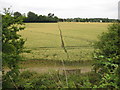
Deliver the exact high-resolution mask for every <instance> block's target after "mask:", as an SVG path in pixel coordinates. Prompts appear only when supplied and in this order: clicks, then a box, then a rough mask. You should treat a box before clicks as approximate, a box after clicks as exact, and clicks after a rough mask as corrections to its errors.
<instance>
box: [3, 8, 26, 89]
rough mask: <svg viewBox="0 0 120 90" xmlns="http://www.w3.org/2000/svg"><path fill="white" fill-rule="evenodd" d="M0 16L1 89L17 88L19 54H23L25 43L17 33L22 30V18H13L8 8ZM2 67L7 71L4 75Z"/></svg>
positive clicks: (20, 58)
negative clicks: (0, 51)
mask: <svg viewBox="0 0 120 90" xmlns="http://www.w3.org/2000/svg"><path fill="white" fill-rule="evenodd" d="M4 11H5V12H4V13H5V14H4V15H2V46H3V47H2V60H3V80H2V81H3V88H16V89H17V88H18V81H19V66H18V64H19V62H20V61H21V60H22V57H21V56H20V54H21V53H22V52H23V45H24V43H25V41H24V40H23V38H22V37H21V36H20V35H18V33H17V32H19V31H20V30H24V24H23V22H22V17H17V18H16V17H14V16H13V15H12V14H11V12H10V8H8V9H4ZM4 67H7V68H9V71H8V72H6V73H4Z"/></svg>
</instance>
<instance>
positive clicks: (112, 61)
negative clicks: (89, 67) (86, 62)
mask: <svg viewBox="0 0 120 90" xmlns="http://www.w3.org/2000/svg"><path fill="white" fill-rule="evenodd" d="M94 59H95V63H94V70H95V72H96V73H98V74H99V75H100V76H101V78H102V79H101V82H100V84H99V87H100V88H101V87H104V88H105V87H108V88H111V87H112V88H120V23H114V24H113V25H110V26H109V28H108V32H105V33H103V34H102V35H101V36H99V41H98V42H96V43H95V54H94Z"/></svg>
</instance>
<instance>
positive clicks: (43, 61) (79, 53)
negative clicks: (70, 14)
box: [19, 22, 108, 72]
mask: <svg viewBox="0 0 120 90" xmlns="http://www.w3.org/2000/svg"><path fill="white" fill-rule="evenodd" d="M59 25H60V28H61V30H62V34H63V39H64V43H65V47H66V49H67V51H68V55H69V59H68V58H67V55H66V53H65V52H64V50H63V48H62V47H61V39H60V35H59V29H58V24H57V23H27V24H26V29H25V30H24V31H20V32H19V34H21V35H22V37H23V38H24V39H25V40H26V43H25V48H26V49H27V50H30V51H31V52H30V53H23V56H24V57H25V58H27V61H26V62H25V63H23V64H22V67H25V68H27V70H28V69H29V70H33V71H37V72H47V71H50V70H59V69H61V68H63V67H62V62H61V61H62V60H64V63H65V68H66V69H75V68H81V69H83V72H86V71H90V68H91V63H90V62H91V61H92V58H91V57H92V53H93V51H94V50H93V47H92V44H93V42H95V41H96V40H97V37H98V35H100V34H101V33H102V32H105V31H107V27H108V23H75V22H71V23H70V22H65V23H59ZM81 62H85V63H84V64H83V63H81ZM31 66H32V67H31Z"/></svg>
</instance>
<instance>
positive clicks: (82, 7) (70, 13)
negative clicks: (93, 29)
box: [0, 0, 119, 19]
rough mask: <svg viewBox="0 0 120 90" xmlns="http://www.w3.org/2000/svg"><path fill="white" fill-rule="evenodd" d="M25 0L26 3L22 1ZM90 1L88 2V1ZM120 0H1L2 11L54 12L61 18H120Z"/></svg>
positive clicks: (46, 13)
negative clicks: (119, 10) (4, 9)
mask: <svg viewBox="0 0 120 90" xmlns="http://www.w3.org/2000/svg"><path fill="white" fill-rule="evenodd" d="M21 2H24V3H21ZM87 2H88V3H87ZM118 2H119V0H106V1H103V0H101V1H99V0H91V2H90V1H89V0H74V1H73V0H69V1H68V0H66V1H63V0H57V1H56V0H50V1H47V0H44V1H42V0H31V1H28V0H26V1H23V0H9V1H8V0H1V1H0V11H1V12H2V11H3V8H9V7H10V6H12V7H11V10H12V11H14V12H16V11H18V12H20V13H22V14H23V13H25V14H27V13H28V12H29V11H31V12H34V13H36V14H38V15H48V13H54V14H55V16H57V17H59V18H64V19H66V18H109V19H118Z"/></svg>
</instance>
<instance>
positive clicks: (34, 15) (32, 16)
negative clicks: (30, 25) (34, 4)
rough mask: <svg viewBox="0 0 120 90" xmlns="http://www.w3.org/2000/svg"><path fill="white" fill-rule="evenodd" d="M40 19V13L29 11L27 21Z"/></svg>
mask: <svg viewBox="0 0 120 90" xmlns="http://www.w3.org/2000/svg"><path fill="white" fill-rule="evenodd" d="M37 20H38V15H37V14H35V13H33V12H28V14H27V21H31V22H36V21H37Z"/></svg>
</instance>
